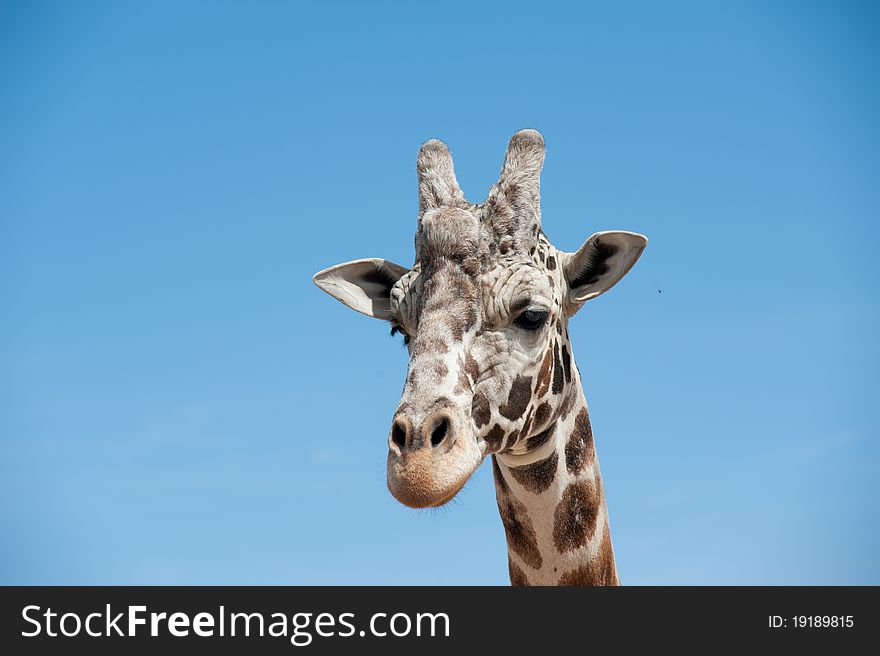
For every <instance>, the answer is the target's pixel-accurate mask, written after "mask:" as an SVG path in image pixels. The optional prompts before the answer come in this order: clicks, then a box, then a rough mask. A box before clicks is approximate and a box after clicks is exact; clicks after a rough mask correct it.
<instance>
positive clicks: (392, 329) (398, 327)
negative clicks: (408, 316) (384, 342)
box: [391, 326, 409, 346]
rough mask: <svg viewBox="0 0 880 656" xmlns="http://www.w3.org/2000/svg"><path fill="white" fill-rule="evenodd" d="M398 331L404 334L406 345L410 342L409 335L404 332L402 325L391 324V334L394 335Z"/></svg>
mask: <svg viewBox="0 0 880 656" xmlns="http://www.w3.org/2000/svg"><path fill="white" fill-rule="evenodd" d="M397 333H400V334H401V335H403V345H404V346H406V345H408V344H409V335H407V334H406V332H404V331H403V330H402V329H401V328H400V326H391V336H392V337H394V336H395V335H396V334H397Z"/></svg>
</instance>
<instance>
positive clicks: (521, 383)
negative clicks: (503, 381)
mask: <svg viewBox="0 0 880 656" xmlns="http://www.w3.org/2000/svg"><path fill="white" fill-rule="evenodd" d="M531 397H532V377H531V376H520V375H519V374H517V376H516V379H514V381H513V384H512V385H511V386H510V394H508V395H507V403H504V404H502V405H500V406H498V412H500V413H501V414H502V415H504V416H505V417H507V418H508V419H510V420H511V421H514V420H516V419H519V418H520V417H522V414H523V412H525V411H526V408H527V407H528V405H529V401H530V400H531Z"/></svg>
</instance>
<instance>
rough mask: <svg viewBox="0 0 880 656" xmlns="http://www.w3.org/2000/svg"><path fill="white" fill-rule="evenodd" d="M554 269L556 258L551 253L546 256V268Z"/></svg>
mask: <svg viewBox="0 0 880 656" xmlns="http://www.w3.org/2000/svg"><path fill="white" fill-rule="evenodd" d="M555 269H556V258H555V257H553V256H552V255H551V256H550V257H548V258H547V270H548V271H554V270H555Z"/></svg>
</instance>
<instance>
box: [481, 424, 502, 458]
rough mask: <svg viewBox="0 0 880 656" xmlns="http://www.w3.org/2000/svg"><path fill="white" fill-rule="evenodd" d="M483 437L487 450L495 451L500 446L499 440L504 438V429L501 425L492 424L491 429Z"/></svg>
mask: <svg viewBox="0 0 880 656" xmlns="http://www.w3.org/2000/svg"><path fill="white" fill-rule="evenodd" d="M483 439H484V440H486V445H487V446H488V447H489V452H490V453H495V451H498V449H500V448H501V440H503V439H504V431H503V430H502V428H501V426H499V425H498V424H495V425H494V426H492V430H490V431H489V432H488V433H487V434H486V437H484V438H483Z"/></svg>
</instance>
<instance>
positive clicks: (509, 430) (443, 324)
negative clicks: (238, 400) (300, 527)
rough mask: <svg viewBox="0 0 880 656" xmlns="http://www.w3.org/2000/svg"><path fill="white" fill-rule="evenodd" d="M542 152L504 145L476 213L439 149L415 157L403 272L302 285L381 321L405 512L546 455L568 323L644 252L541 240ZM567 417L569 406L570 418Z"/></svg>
mask: <svg viewBox="0 0 880 656" xmlns="http://www.w3.org/2000/svg"><path fill="white" fill-rule="evenodd" d="M543 162H544V140H543V138H542V137H541V135H540V133H538V132H536V131H535V130H522V131H520V132H518V133H517V134H515V135H514V136H513V138H512V139H511V140H510V144H509V146H508V148H507V155H506V157H505V160H504V165H503V167H502V170H501V176H500V178H499V180H498V182H497V183H496V184H495V185H493V187H492V188H491V190H490V191H489V195H488V197H487V199H486V200H485V202H483V203H482V204H480V205H473V204H471V203H468V201H466V200H465V197H464V194H463V193H462V192H461V189H460V188H459V186H458V182H457V181H456V179H455V173H454V170H453V165H452V157H451V155H450V153H449V150H448V149H447V148H446V146H445V145H444V144H443V143H442V142H440V141H437V140H431V141H428V142H427V143H425V144H424V145H423V146H422V148H421V150H420V152H419V156H418V160H417V165H416V169H417V172H418V180H419V220H418V229H417V231H416V237H415V248H416V258H415V264H414V265H413V267H412V269H407V268H406V267H403V266H400V265H398V264H394V263H392V262H389V261H387V260H384V259H364V260H355V261H353V262H347V263H345V264H339V265H337V266H334V267H330V268H329V269H325V270H323V271H320V272H319V273H317V274H316V275H315V278H314V281H315V283H316V284H317V285H318V287H320V288H321V289H322V290H324V291H326V292H327V293H328V294H330V295H331V296H333V297H335V298H336V299H338V300H339V301H341V302H342V303H344V304H345V305H347V306H348V307H350V308H352V309H354V310H357V311H358V312H362V313H363V314H366V315H369V316H371V317H375V318H377V319H381V320H383V321H388V322H390V324H391V330H392V332H400V333H402V334H403V336H404V341H405V342H406V343H407V347H408V349H409V355H410V359H409V366H408V370H407V377H406V382H405V384H404V387H403V394H402V396H401V399H400V404H399V405H398V407H397V410H396V412H395V413H394V418H393V420H392V423H391V430H390V433H389V436H388V487H389V489H390V490H391V493H392V494H393V495H394V496H395V497H396V498H397V499H398V500H399V501H401V502H402V503H404V504H406V505H408V506H412V507H418V508H421V507H427V506H438V505H442V504H444V503H446V502H447V501H449V500H450V499H452V497H454V496H455V495H456V493H457V492H458V491H459V490H460V489H461V488H462V486H463V485H464V484H465V482H466V481H467V480H468V478H469V477H470V476H471V474H472V473H473V472H474V471H475V470H476V469H477V467H478V466H479V465H480V463H481V462H482V461H483V459H484V458H485V457H486V456H487V455H489V454H492V453H496V452H513V453H522V452H527V451H529V450H533V449H538V448H540V445H541V443H543V442H547V439H546V438H547V437H548V432H549V431H551V430H552V427H553V424H554V422H555V421H556V420H557V419H558V418H559V417H560V415H562V414H563V413H566V412H567V408H566V399H570V398H571V393H570V390H571V388H572V387H573V386H574V385H575V382H574V378H575V374H574V373H573V372H572V369H573V363H572V362H571V358H572V355H571V346H570V344H569V343H568V331H567V320H568V318H569V317H571V316H572V315H574V314H575V313H576V312H577V311H578V309H579V308H580V307H581V306H582V305H583V304H584V303H585V302H586V301H588V300H590V299H592V298H595V297H596V296H598V295H600V294H602V293H603V292H605V291H607V290H608V289H610V288H611V287H612V286H613V285H614V284H616V283H617V282H618V281H619V280H620V279H621V278H622V277H623V276H624V275H625V274H626V273H627V272H628V271H629V270H630V268H631V267H632V266H633V264H635V262H636V260H637V259H638V258H639V256H640V255H641V253H642V251H643V250H644V248H645V246H646V244H647V239H646V238H645V237H644V236H642V235H639V234H635V233H632V232H600V233H597V234H594V235H593V236H591V237H590V238H589V239H587V240H586V242H584V244H583V245H582V246H581V247H580V249H579V250H578V251H576V252H574V253H565V252H562V251H557V250H556V248H554V247H553V246H552V245H551V244H550V243H549V242H548V241H547V240H546V238H545V237H544V235H543V233H542V231H541V210H540V175H541V167H542V165H543ZM569 405H570V404H569Z"/></svg>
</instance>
